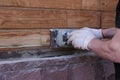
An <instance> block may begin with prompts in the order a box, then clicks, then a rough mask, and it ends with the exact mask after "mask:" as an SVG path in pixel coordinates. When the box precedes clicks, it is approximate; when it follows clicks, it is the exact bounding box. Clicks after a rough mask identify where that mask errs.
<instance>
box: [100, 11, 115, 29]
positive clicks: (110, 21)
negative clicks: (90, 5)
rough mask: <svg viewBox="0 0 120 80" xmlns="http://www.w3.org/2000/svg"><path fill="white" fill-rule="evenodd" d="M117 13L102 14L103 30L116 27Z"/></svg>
mask: <svg viewBox="0 0 120 80" xmlns="http://www.w3.org/2000/svg"><path fill="white" fill-rule="evenodd" d="M115 15H116V13H115V12H102V21H101V26H102V28H110V27H115Z"/></svg>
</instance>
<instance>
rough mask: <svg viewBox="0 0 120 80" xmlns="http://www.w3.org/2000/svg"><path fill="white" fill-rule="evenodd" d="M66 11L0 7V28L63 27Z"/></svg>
mask: <svg viewBox="0 0 120 80" xmlns="http://www.w3.org/2000/svg"><path fill="white" fill-rule="evenodd" d="M65 26H67V25H66V12H65V11H62V10H46V9H42V10H31V9H0V28H2V29H8V28H11V29H13V28H16V29H23V28H24V29H25V28H26V29H28V28H34V29H35V28H55V27H59V28H61V27H62V28H63V27H65Z"/></svg>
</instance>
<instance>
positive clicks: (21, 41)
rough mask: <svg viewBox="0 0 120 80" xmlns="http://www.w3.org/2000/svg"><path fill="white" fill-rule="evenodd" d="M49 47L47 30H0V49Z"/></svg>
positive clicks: (48, 32)
mask: <svg viewBox="0 0 120 80" xmlns="http://www.w3.org/2000/svg"><path fill="white" fill-rule="evenodd" d="M49 45H50V31H49V29H40V30H0V48H19V47H35V46H40V47H44V46H45V47H46V46H49Z"/></svg>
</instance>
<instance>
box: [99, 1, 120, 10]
mask: <svg viewBox="0 0 120 80" xmlns="http://www.w3.org/2000/svg"><path fill="white" fill-rule="evenodd" d="M100 2H101V10H102V11H115V10H116V6H117V3H118V0H100Z"/></svg>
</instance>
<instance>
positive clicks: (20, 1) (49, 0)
mask: <svg viewBox="0 0 120 80" xmlns="http://www.w3.org/2000/svg"><path fill="white" fill-rule="evenodd" d="M81 3H82V0H0V6H14V7H38V8H59V9H81Z"/></svg>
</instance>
